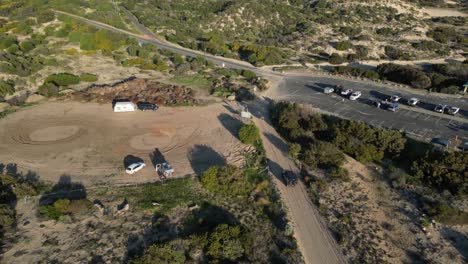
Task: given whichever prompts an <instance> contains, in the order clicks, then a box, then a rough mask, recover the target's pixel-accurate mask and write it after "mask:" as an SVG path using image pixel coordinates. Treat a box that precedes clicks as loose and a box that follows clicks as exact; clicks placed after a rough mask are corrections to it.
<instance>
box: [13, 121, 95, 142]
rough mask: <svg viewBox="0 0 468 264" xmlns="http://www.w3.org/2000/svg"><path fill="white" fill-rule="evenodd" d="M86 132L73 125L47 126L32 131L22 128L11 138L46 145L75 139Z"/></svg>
mask: <svg viewBox="0 0 468 264" xmlns="http://www.w3.org/2000/svg"><path fill="white" fill-rule="evenodd" d="M85 133H86V129H84V128H82V127H80V126H75V125H67V126H49V127H45V128H40V129H35V130H32V131H29V130H22V131H20V132H19V133H18V134H17V135H15V136H13V140H14V141H16V142H18V143H21V144H28V145H46V144H54V143H64V142H69V141H72V140H75V139H77V138H79V137H80V136H82V135H83V134H85Z"/></svg>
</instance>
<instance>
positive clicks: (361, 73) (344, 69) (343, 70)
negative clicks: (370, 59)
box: [333, 66, 379, 80]
mask: <svg viewBox="0 0 468 264" xmlns="http://www.w3.org/2000/svg"><path fill="white" fill-rule="evenodd" d="M333 72H334V73H338V74H346V75H350V76H354V77H364V78H368V79H371V80H378V79H379V74H378V73H377V72H375V71H373V70H365V69H361V68H355V67H350V66H338V67H334V68H333Z"/></svg>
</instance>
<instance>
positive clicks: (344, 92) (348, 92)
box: [340, 89, 353, 96]
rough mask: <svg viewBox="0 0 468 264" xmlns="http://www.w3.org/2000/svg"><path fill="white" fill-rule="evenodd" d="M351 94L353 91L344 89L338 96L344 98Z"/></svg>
mask: <svg viewBox="0 0 468 264" xmlns="http://www.w3.org/2000/svg"><path fill="white" fill-rule="evenodd" d="M352 92H353V90H351V89H345V90H341V92H340V94H341V95H345V96H346V95H350V94H351V93H352Z"/></svg>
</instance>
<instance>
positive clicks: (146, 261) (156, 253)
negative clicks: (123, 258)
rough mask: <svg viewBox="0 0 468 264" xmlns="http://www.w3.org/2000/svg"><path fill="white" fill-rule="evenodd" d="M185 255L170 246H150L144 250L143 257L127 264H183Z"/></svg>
mask: <svg viewBox="0 0 468 264" xmlns="http://www.w3.org/2000/svg"><path fill="white" fill-rule="evenodd" d="M185 260H186V258H185V255H184V252H183V251H179V250H178V249H177V248H175V247H172V246H171V245H165V244H163V245H159V244H155V245H151V246H149V247H148V248H147V249H146V250H145V253H144V255H143V256H141V257H139V258H135V259H132V260H130V262H129V264H153V263H174V264H184V263H185Z"/></svg>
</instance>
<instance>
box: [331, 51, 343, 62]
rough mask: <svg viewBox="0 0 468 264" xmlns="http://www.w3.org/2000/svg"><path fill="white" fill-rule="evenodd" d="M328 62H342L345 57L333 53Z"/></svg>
mask: <svg viewBox="0 0 468 264" xmlns="http://www.w3.org/2000/svg"><path fill="white" fill-rule="evenodd" d="M328 62H330V63H331V64H341V63H343V62H344V59H343V57H341V56H340V54H338V53H333V54H332V55H331V56H330V58H328Z"/></svg>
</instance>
